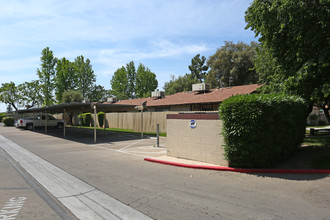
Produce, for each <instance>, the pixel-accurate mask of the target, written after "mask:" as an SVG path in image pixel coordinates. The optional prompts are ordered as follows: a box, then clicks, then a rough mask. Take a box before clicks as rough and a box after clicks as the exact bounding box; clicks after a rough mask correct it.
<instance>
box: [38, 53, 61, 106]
mask: <svg viewBox="0 0 330 220" xmlns="http://www.w3.org/2000/svg"><path fill="white" fill-rule="evenodd" d="M40 60H41V65H40V66H41V67H40V69H37V75H38V76H39V81H40V84H41V91H42V95H43V100H44V105H46V106H47V105H52V104H53V103H54V99H53V90H54V77H55V65H56V62H57V59H56V58H55V57H54V55H53V51H51V50H49V47H46V48H45V49H43V50H42V52H41V58H40Z"/></svg>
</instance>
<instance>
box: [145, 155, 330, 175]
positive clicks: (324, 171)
mask: <svg viewBox="0 0 330 220" xmlns="http://www.w3.org/2000/svg"><path fill="white" fill-rule="evenodd" d="M144 160H145V161H149V162H153V163H160V164H165V165H172V166H178V167H186V168H193V169H207V170H219V171H231V172H239V173H280V174H330V170H328V169H249V168H232V167H221V166H206V165H194V164H184V163H177V162H170V161H165V160H158V159H154V158H144Z"/></svg>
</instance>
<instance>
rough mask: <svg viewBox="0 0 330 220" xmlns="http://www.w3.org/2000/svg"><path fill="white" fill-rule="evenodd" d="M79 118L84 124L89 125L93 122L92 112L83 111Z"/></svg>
mask: <svg viewBox="0 0 330 220" xmlns="http://www.w3.org/2000/svg"><path fill="white" fill-rule="evenodd" d="M78 118H79V119H80V123H81V125H82V126H87V127H89V126H90V124H91V122H92V113H82V114H80V115H78Z"/></svg>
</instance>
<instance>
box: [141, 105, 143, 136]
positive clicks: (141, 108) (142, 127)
mask: <svg viewBox="0 0 330 220" xmlns="http://www.w3.org/2000/svg"><path fill="white" fill-rule="evenodd" d="M141 138H143V107H142V108H141Z"/></svg>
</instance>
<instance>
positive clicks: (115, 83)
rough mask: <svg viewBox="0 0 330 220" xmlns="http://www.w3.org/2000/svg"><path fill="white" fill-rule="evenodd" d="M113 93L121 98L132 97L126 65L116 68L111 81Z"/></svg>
mask: <svg viewBox="0 0 330 220" xmlns="http://www.w3.org/2000/svg"><path fill="white" fill-rule="evenodd" d="M110 85H111V94H112V95H114V96H116V97H117V98H118V99H119V100H123V99H128V98H132V97H130V93H129V91H128V75H127V71H126V69H125V67H124V66H123V67H121V68H119V69H117V70H116V72H115V73H114V75H113V76H112V78H111V81H110Z"/></svg>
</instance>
